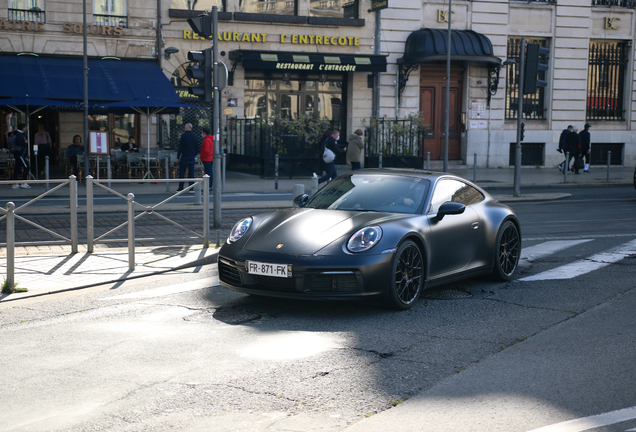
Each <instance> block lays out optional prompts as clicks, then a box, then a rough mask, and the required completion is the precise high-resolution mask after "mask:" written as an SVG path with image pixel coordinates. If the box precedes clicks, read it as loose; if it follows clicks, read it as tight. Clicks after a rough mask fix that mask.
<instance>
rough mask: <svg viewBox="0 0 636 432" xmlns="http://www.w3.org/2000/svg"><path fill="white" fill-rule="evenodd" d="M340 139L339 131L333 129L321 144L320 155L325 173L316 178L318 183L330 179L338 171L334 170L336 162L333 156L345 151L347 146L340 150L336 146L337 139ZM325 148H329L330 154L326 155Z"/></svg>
mask: <svg viewBox="0 0 636 432" xmlns="http://www.w3.org/2000/svg"><path fill="white" fill-rule="evenodd" d="M339 139H340V132H339V131H337V130H334V131H333V132H331V135H329V136H328V137H327V139H326V140H325V141H324V142H323V144H322V155H323V162H324V163H325V165H326V167H325V171H326V174H325V175H324V176H322V177H320V178H319V179H318V184H320V183H322V182H325V181H331V180H333V179H335V178H336V177H337V176H338V172H337V171H336V163H335V157H336V155H337V154H338V153H344V152H346V151H347V148H346V147H345V148H343V149H342V150H341V149H340V147H338V140H339ZM327 150H329V151H330V152H331V153H332V154H330V155H328V156H326V155H325V154H326V153H329V152H327Z"/></svg>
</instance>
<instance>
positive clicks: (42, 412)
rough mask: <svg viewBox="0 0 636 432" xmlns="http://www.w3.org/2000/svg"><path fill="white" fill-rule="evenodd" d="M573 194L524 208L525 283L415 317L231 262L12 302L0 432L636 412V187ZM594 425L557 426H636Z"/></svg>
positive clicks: (432, 422)
mask: <svg viewBox="0 0 636 432" xmlns="http://www.w3.org/2000/svg"><path fill="white" fill-rule="evenodd" d="M552 190H553V191H554V189H552ZM568 192H569V193H573V197H572V198H570V199H566V200H559V201H551V202H539V203H519V204H515V205H514V206H513V207H514V208H515V210H516V211H517V213H518V215H519V217H520V219H521V222H522V234H523V239H524V254H525V255H524V257H525V259H524V261H523V263H522V267H521V271H520V273H519V275H518V277H517V279H516V280H515V281H513V282H510V283H505V284H502V283H493V282H490V281H489V280H488V279H485V278H478V279H477V278H476V279H472V280H468V281H463V282H461V283H455V284H451V285H446V286H443V287H438V288H436V289H434V290H430V291H428V292H426V295H425V296H423V297H422V298H421V300H420V301H419V303H418V304H417V305H416V306H415V307H414V308H413V309H412V310H409V311H406V312H399V313H397V312H389V311H386V310H383V309H379V308H374V307H370V306H366V305H362V304H356V303H327V302H324V303H322V302H321V303H318V302H301V301H288V300H280V299H268V298H260V297H254V296H246V295H242V294H238V293H233V292H229V291H226V290H224V289H221V288H220V287H218V286H217V280H218V279H217V271H216V266H215V265H210V266H205V267H201V268H195V269H188V270H183V271H180V272H174V273H169V274H165V275H161V276H156V277H152V278H148V279H143V280H134V281H128V282H126V283H123V284H116V285H110V286H102V287H95V288H91V289H87V290H82V291H79V292H73V293H65V294H59V295H53V296H49V297H43V298H36V299H31V300H23V301H20V302H10V303H7V304H3V305H0V340H1V341H2V344H0V358H2V359H3V364H4V365H5V370H6V373H4V374H0V400H2V401H3V415H2V416H0V430H7V431H21V430H29V431H61V430H64V431H86V430H117V431H146V430H153V431H164V430H165V431H200V430H212V431H222V432H225V431H281V432H282V431H303V432H305V431H306V432H310V431H327V432H331V431H334V432H335V431H343V430H349V431H362V430H364V431H374V430H382V431H386V430H392V431H393V430H395V431H407V430H409V431H411V430H412V431H416V430H417V431H420V430H422V431H423V430H430V431H435V432H437V431H446V430H448V431H471V432H473V431H484V432H485V431H489V432H490V431H501V432H514V431H529V430H534V429H538V428H540V427H547V426H549V425H554V424H558V423H561V422H563V421H569V420H573V419H578V418H585V417H588V416H592V415H598V414H603V413H614V412H616V411H617V410H622V409H628V408H631V407H634V406H635V405H636V392H635V391H634V385H633V383H634V382H636V372H635V371H634V367H633V364H634V360H635V359H636V347H634V344H633V340H634V336H635V335H636V323H635V322H634V319H633V310H634V308H635V307H636V289H635V288H636V252H634V251H635V250H636V246H635V245H634V242H636V193H635V192H636V191H634V190H633V188H628V187H617V188H594V189H593V188H590V189H577V190H573V189H569V190H568ZM234 216H235V217H236V218H239V217H241V216H242V215H241V214H240V212H237V213H236V214H235V215H234ZM393 406H395V408H393ZM623 413H624V412H623ZM626 417H627V419H626V420H625V418H626ZM634 417H636V415H634V416H633V417H632V418H634ZM599 419H602V421H601V420H599ZM612 419H613V420H612ZM616 419H618V420H621V421H620V422H616V421H615V420H616ZM582 423H584V424H585V425H586V426H580V425H578V426H577V424H573V423H570V424H568V425H567V427H570V428H569V429H563V428H561V429H559V427H561V426H554V427H553V429H545V432H547V431H559V432H562V431H566V430H567V431H574V430H576V431H578V430H594V431H621V432H623V431H627V430H630V429H632V428H636V421H635V420H633V419H630V416H629V415H623V416H620V415H616V414H613V415H606V416H605V417H598V418H594V419H592V420H590V419H587V420H585V421H582ZM576 427H578V428H576ZM582 427H585V428H582ZM542 432H543V431H542Z"/></svg>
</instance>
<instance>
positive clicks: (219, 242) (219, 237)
mask: <svg viewBox="0 0 636 432" xmlns="http://www.w3.org/2000/svg"><path fill="white" fill-rule="evenodd" d="M216 247H217V248H219V247H221V231H220V230H216Z"/></svg>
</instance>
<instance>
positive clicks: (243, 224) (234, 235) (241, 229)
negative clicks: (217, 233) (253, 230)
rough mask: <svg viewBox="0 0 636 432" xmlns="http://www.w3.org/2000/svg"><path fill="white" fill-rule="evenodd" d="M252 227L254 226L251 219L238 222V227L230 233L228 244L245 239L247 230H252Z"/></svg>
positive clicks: (235, 226)
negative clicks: (244, 235)
mask: <svg viewBox="0 0 636 432" xmlns="http://www.w3.org/2000/svg"><path fill="white" fill-rule="evenodd" d="M250 226H252V218H251V217H248V218H244V219H241V220H240V221H238V222H237V223H236V225H234V228H232V231H230V236H229V237H228V238H227V242H228V243H234V242H235V241H237V240H238V239H240V238H241V237H243V234H245V233H246V232H247V230H248V229H250Z"/></svg>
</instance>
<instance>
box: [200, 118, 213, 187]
mask: <svg viewBox="0 0 636 432" xmlns="http://www.w3.org/2000/svg"><path fill="white" fill-rule="evenodd" d="M213 159H214V136H213V135H211V134H210V129H208V128H203V144H201V162H203V172H204V173H205V174H207V175H209V176H210V180H209V182H210V192H211V191H212V180H213V178H214V177H212V160H213Z"/></svg>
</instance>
